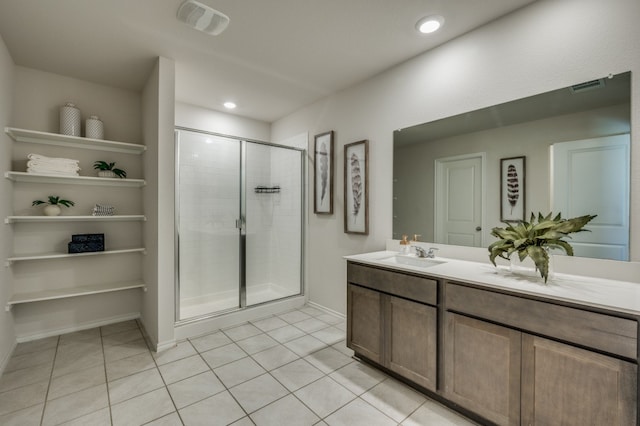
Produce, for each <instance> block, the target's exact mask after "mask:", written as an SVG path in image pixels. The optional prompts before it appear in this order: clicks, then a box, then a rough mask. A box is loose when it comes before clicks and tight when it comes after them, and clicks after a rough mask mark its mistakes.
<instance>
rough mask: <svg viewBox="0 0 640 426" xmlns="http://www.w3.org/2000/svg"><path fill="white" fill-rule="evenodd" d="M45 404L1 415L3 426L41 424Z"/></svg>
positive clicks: (0, 421) (36, 425)
mask: <svg viewBox="0 0 640 426" xmlns="http://www.w3.org/2000/svg"><path fill="white" fill-rule="evenodd" d="M43 410H44V404H38V405H33V406H31V407H27V408H23V409H22V410H18V411H13V412H11V413H9V414H4V415H0V425H2V426H40V420H41V419H42V411H43Z"/></svg>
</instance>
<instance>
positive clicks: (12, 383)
mask: <svg viewBox="0 0 640 426" xmlns="http://www.w3.org/2000/svg"><path fill="white" fill-rule="evenodd" d="M52 368H53V364H52V363H51V364H44V365H41V366H37V367H31V368H23V369H21V370H16V371H12V372H9V373H5V374H3V375H2V377H0V393H2V392H6V391H9V390H12V389H17V388H19V387H22V386H26V385H32V384H34V383H38V382H42V381H45V380H47V381H48V380H49V377H50V376H51V369H52Z"/></svg>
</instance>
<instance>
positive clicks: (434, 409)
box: [402, 400, 476, 426]
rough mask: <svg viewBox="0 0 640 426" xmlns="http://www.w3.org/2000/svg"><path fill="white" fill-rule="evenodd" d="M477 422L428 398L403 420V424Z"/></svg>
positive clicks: (462, 425)
mask: <svg viewBox="0 0 640 426" xmlns="http://www.w3.org/2000/svg"><path fill="white" fill-rule="evenodd" d="M475 424H476V423H474V422H472V421H470V420H467V419H466V418H464V417H462V416H461V415H459V414H457V413H454V412H453V411H451V410H449V409H447V408H445V407H444V406H442V405H440V404H438V403H437V402H435V401H432V400H427V401H426V402H425V403H424V404H423V405H422V406H421V407H420V408H418V409H417V410H416V411H415V412H414V413H413V414H411V416H410V417H409V418H408V419H407V420H405V421H404V422H402V425H403V426H422V425H438V426H474V425H475Z"/></svg>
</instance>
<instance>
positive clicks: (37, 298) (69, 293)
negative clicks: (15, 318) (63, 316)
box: [5, 281, 147, 312]
mask: <svg viewBox="0 0 640 426" xmlns="http://www.w3.org/2000/svg"><path fill="white" fill-rule="evenodd" d="M134 288H141V289H142V290H143V291H145V292H146V291H147V287H146V284H145V283H143V282H142V281H128V282H118V283H106V284H97V285H84V286H78V287H67V288H57V289H49V290H42V291H33V292H28V293H15V294H14V295H13V296H11V298H10V299H9V301H8V302H7V304H6V306H5V310H6V311H7V312H8V311H10V310H11V308H12V307H13V306H14V305H20V304H23V303H32V302H43V301H47V300H56V299H66V298H70V297H79V296H89V295H92V294H101V293H110V292H114V291H123V290H130V289H134Z"/></svg>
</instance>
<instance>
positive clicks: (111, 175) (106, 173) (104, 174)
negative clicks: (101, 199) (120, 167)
mask: <svg viewBox="0 0 640 426" xmlns="http://www.w3.org/2000/svg"><path fill="white" fill-rule="evenodd" d="M98 176H100V177H103V178H117V177H118V175H116V174H115V173H113V170H100V171H99V172H98Z"/></svg>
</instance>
